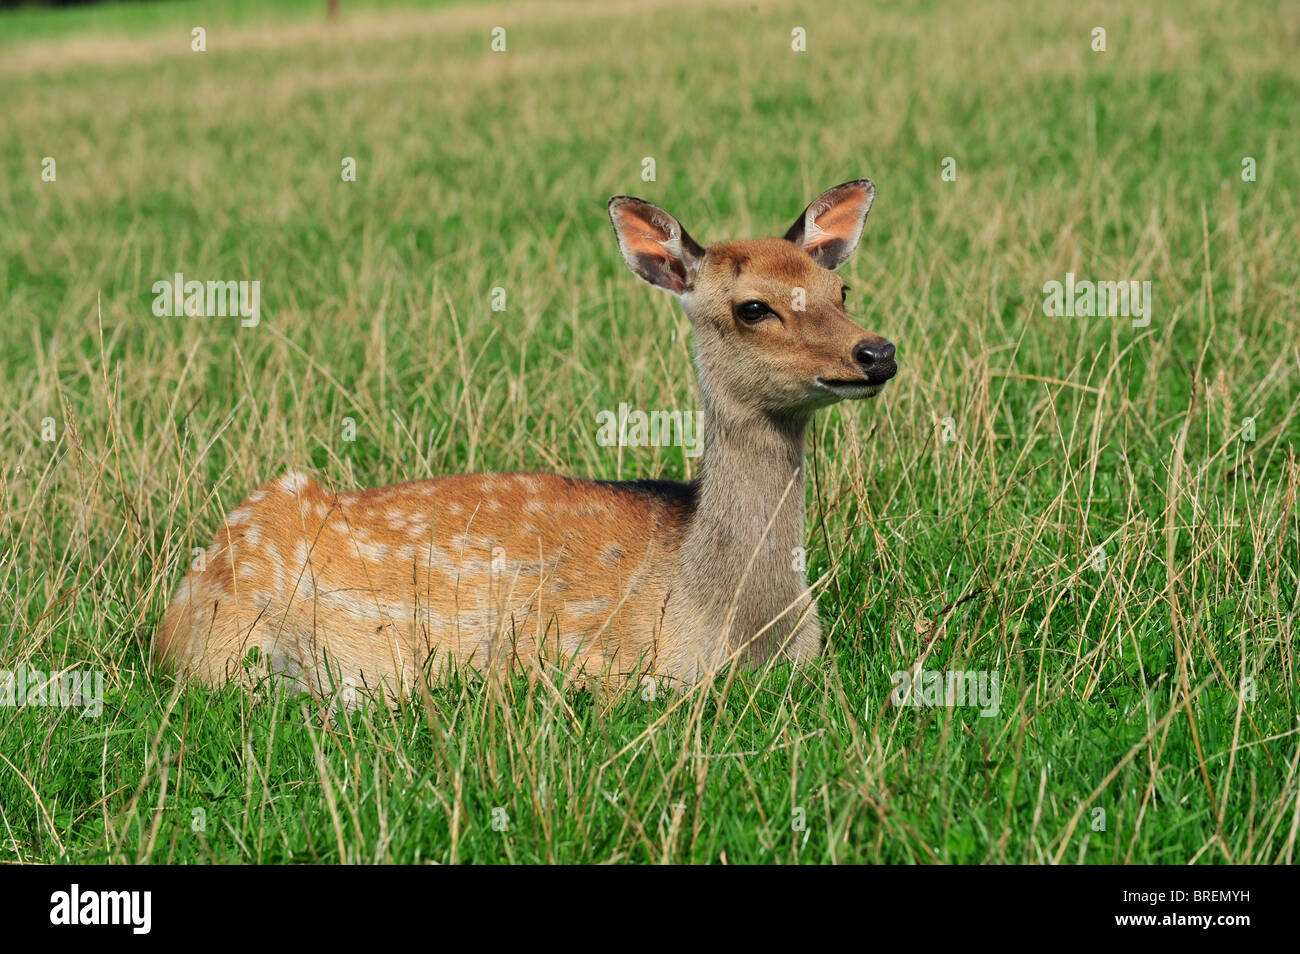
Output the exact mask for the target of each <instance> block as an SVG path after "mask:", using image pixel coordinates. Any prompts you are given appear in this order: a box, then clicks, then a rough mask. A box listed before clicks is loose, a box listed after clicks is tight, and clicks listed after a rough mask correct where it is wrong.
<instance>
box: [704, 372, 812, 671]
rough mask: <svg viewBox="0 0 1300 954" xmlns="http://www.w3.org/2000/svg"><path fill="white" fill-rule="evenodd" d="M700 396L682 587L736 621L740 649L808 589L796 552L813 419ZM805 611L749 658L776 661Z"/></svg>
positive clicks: (788, 618) (759, 643) (756, 643)
mask: <svg viewBox="0 0 1300 954" xmlns="http://www.w3.org/2000/svg"><path fill="white" fill-rule="evenodd" d="M701 390H702V395H701V397H702V404H703V407H704V439H705V447H704V457H703V460H702V463H701V466H700V476H699V487H698V491H697V498H696V509H695V513H694V516H693V518H692V521H691V524H690V526H689V527H688V529H687V532H686V536H685V540H684V546H683V552H682V569H683V571H684V572H683V580H682V584H683V586H684V587H685V588H686V589H687V591H688V592H689V593H690V595H691V597H692V601H693V602H694V603H695V604H696V605H699V606H700V607H701V608H703V609H704V610H705V611H706V612H707V614H708V616H709V617H710V618H712V619H714V620H719V619H727V618H729V619H730V626H729V627H728V635H729V642H730V643H731V645H732V646H733V647H736V646H740V645H742V644H745V643H746V642H747V641H749V640H751V638H752V637H753V636H754V635H755V634H756V633H757V632H759V631H760V630H761V629H763V627H765V626H766V625H767V624H768V623H770V622H771V621H772V620H774V619H776V618H777V617H778V616H779V615H780V614H781V613H782V612H783V611H785V610H787V608H788V607H790V606H791V605H792V604H799V603H801V597H802V596H803V595H804V594H805V593H806V590H807V582H806V579H805V574H804V572H803V570H802V567H803V561H802V559H800V556H801V554H802V550H800V549H799V548H801V547H803V545H804V530H803V512H804V439H805V435H806V433H807V429H808V418H806V417H804V418H800V419H797V420H777V419H773V418H772V417H770V416H769V415H767V414H765V413H762V412H755V411H753V410H751V409H747V408H741V407H737V406H735V405H734V404H733V403H732V402H729V401H728V400H727V399H726V398H725V397H718V396H714V395H711V394H709V393H708V392H707V390H706V389H704V388H702V389H701ZM800 614H801V610H800V608H799V607H798V606H796V607H795V608H794V609H790V611H789V612H786V613H785V616H784V617H782V618H781V620H780V621H779V622H778V623H777V624H776V625H775V626H773V627H772V628H771V629H770V630H769V631H768V633H766V634H765V635H763V636H761V637H759V638H758V639H756V640H753V641H752V642H750V643H749V654H750V655H751V656H759V657H766V656H767V655H769V654H770V652H771V650H772V648H773V647H775V646H777V645H779V644H780V643H781V642H782V641H783V640H784V638H785V637H786V636H787V635H788V634H789V632H790V630H791V628H792V627H793V626H794V625H795V623H796V622H798V620H799V618H800Z"/></svg>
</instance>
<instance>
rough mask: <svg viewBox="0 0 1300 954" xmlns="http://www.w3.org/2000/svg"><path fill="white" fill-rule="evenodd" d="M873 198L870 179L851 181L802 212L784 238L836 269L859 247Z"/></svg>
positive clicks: (831, 191)
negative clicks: (859, 240)
mask: <svg viewBox="0 0 1300 954" xmlns="http://www.w3.org/2000/svg"><path fill="white" fill-rule="evenodd" d="M875 198H876V187H875V184H874V183H872V181H871V180H870V179H854V180H853V181H852V182H845V183H844V184H843V185H837V186H836V187H835V188H833V189H827V190H826V191H825V192H823V193H822V194H821V195H819V196H818V197H817V198H816V199H815V200H814V201H813V203H812V204H811V205H809V206H808V208H806V209H804V210H803V214H802V215H800V216H799V218H798V219H797V220H796V221H795V223H794V225H792V226H790V231H788V232H786V233H785V237H786V239H788V240H789V241H791V242H794V244H795V245H798V246H799V247H800V248H802V249H803V250H804V251H805V252H807V253H808V254H809V255H811V256H812V257H813V258H814V259H815V260H816V261H817V264H819V265H821V266H823V267H825V268H830V269H836V268H839V267H840V266H841V265H843V264H844V263H845V262H846V261H848V258H849V256H850V255H852V254H853V250H854V249H855V248H857V247H858V239H860V238H862V226H864V225H865V224H866V222H867V213H868V212H870V211H871V203H872V202H873V201H874V200H875Z"/></svg>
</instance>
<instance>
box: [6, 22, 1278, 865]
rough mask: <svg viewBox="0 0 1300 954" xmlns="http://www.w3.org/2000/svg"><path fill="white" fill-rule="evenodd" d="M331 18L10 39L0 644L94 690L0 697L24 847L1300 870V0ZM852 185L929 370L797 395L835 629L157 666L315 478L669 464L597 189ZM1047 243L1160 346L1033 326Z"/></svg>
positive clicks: (772, 193)
mask: <svg viewBox="0 0 1300 954" xmlns="http://www.w3.org/2000/svg"><path fill="white" fill-rule="evenodd" d="M146 7H147V5H146ZM146 7H140V8H135V7H126V8H123V11H126V10H136V9H139V10H141V11H143V10H144V9H145V8H146ZM344 7H345V11H344V12H345V22H344V24H343V25H342V26H341V28H334V29H330V28H328V27H326V26H324V25H323V24H319V23H316V22H314V21H313V20H312V19H310V18H309V17H308V14H307V13H306V11H304V13H303V18H302V19H295V18H294V17H289V16H287V15H286V14H282V15H281V16H279V17H277V18H275V19H274V20H272V21H271V22H269V23H265V24H262V23H259V22H258V21H257V20H256V19H255V18H256V16H257V14H256V12H255V11H254V10H253V9H252V8H251V7H250V8H248V9H246V10H245V9H244V8H236V14H235V15H233V16H232V17H231V20H232V22H230V24H229V26H221V27H214V28H213V29H212V30H210V31H209V34H208V38H207V43H208V51H207V52H206V53H201V54H200V53H193V52H191V51H190V33H189V24H188V23H187V24H185V25H181V26H179V27H177V26H175V25H172V26H168V25H167V24H162V25H161V26H165V27H166V30H165V31H163V32H157V30H156V28H155V27H154V26H153V24H152V21H150V22H149V23H146V24H141V28H140V29H137V30H134V31H132V32H131V33H130V35H120V34H114V35H111V36H104V35H101V34H99V33H96V32H93V29H92V28H93V24H92V28H87V29H89V30H90V32H86V31H85V30H75V31H72V32H67V31H64V32H63V33H62V34H61V35H59V36H55V37H53V38H50V35H51V34H53V33H54V32H55V31H54V30H53V29H49V30H45V29H42V28H40V27H32V28H31V29H30V37H29V38H28V39H26V40H23V41H21V42H14V43H12V44H11V45H9V46H7V47H6V48H5V49H4V52H3V53H2V54H0V85H3V88H4V90H5V95H4V96H2V97H0V102H2V103H3V105H2V106H0V110H2V111H3V112H2V113H0V115H2V116H3V123H0V129H2V130H3V133H0V135H2V136H3V141H4V148H3V149H0V220H2V221H3V222H4V223H5V226H4V228H3V229H0V348H2V349H3V354H4V360H3V363H0V402H3V414H0V453H2V458H3V459H2V465H3V469H2V471H0V508H2V513H0V561H2V562H0V620H2V628H0V669H7V670H16V669H18V668H19V667H22V666H27V667H34V668H37V669H40V670H43V671H53V670H59V669H78V670H85V669H97V670H100V671H102V672H103V673H104V674H105V679H106V687H105V698H104V711H103V713H102V715H100V716H99V717H98V718H84V717H82V716H81V715H80V714H79V713H78V712H77V711H76V710H69V709H61V708H53V707H39V706H28V707H26V708H22V709H11V710H7V711H6V710H0V858H8V859H16V860H23V861H54V860H71V861H101V860H108V861H113V862H130V861H151V862H172V861H179V862H194V861H203V862H209V861H246V862H278V861H325V862H342V861H356V862H376V861H377V862H393V861H397V862H424V861H437V862H451V861H516V862H524V861H548V862H551V861H554V862H597V861H598V862H604V861H655V862H658V861H670V862H678V861H727V862H765V861H781V862H827V861H833V862H855V861H872V862H900V861H917V862H931V861H944V862H1109V863H1117V862H1145V863H1184V862H1189V861H1195V862H1215V863H1222V862H1268V863H1273V862H1286V863H1290V862H1291V861H1292V860H1293V858H1294V854H1295V849H1296V836H1297V824H1298V821H1300V779H1298V778H1297V766H1298V765H1300V737H1298V735H1297V709H1298V707H1297V701H1298V698H1300V691H1298V690H1300V686H1298V685H1297V671H1296V659H1295V623H1296V610H1297V601H1298V600H1300V587H1298V586H1297V567H1298V566H1300V530H1298V526H1297V514H1296V504H1297V499H1296V498H1297V490H1298V489H1300V465H1298V464H1297V460H1296V442H1297V434H1298V433H1300V422H1298V419H1297V412H1298V408H1300V396H1298V394H1300V389H1298V388H1297V384H1298V383H1300V345H1298V342H1300V333H1298V329H1300V321H1298V320H1297V287H1298V282H1297V279H1298V278H1300V264H1298V263H1300V232H1298V230H1297V221H1298V219H1297V202H1298V201H1300V168H1298V167H1297V159H1296V156H1297V154H1298V153H1297V148H1296V146H1297V143H1296V130H1295V124H1294V103H1295V102H1296V101H1297V99H1300V65H1297V61H1296V60H1295V57H1294V55H1293V53H1294V48H1295V45H1296V41H1297V39H1300V16H1298V15H1297V13H1296V11H1295V9H1294V8H1293V7H1290V6H1288V5H1285V4H1278V3H1264V4H1255V5H1250V6H1247V7H1244V8H1243V7H1242V6H1241V5H1239V4H1231V3H1226V2H1217V0H1206V2H1202V3H1197V4H1192V5H1188V4H1185V3H1181V2H1180V3H1174V2H1157V3H1154V4H1147V5H1143V6H1142V8H1141V9H1137V10H1124V9H1123V8H1122V6H1121V5H1113V4H1102V3H1097V4H1087V5H1084V6H1083V7H1079V6H1077V5H1075V4H1066V3H1061V4H1047V5H1034V6H1032V7H1026V6H1025V5H1022V4H1013V3H1003V2H994V3H991V4H981V5H979V6H978V8H971V9H969V10H963V9H954V8H950V7H948V6H940V5H936V4H931V3H921V2H918V3H911V4H905V5H903V6H902V7H900V8H898V9H893V10H883V9H876V8H873V9H872V10H871V11H870V13H869V14H867V13H866V12H865V11H862V10H859V9H857V8H856V7H855V5H852V4H844V3H828V4H816V5H813V6H807V5H793V4H782V3H754V2H746V3H707V4H703V5H699V4H688V3H666V2H662V0H651V2H639V3H636V4H629V5H626V6H623V5H612V4H593V5H589V6H588V5H583V4H578V3H563V4H554V5H541V4H531V3H505V4H500V5H492V6H469V7H461V6H451V7H446V8H442V7H440V8H438V9H436V10H432V11H423V12H422V11H412V10H407V9H394V10H387V11H375V10H373V9H369V8H367V9H366V10H363V11H358V10H355V9H352V10H351V11H349V9H348V8H349V5H348V4H346V3H345V4H344ZM241 11H242V12H241ZM45 15H48V16H54V14H40V15H39V16H45ZM121 15H122V16H127V17H128V18H129V16H130V14H126V13H122V14H121ZM140 15H141V16H142V17H143V16H145V14H144V13H143V12H142V13H141V14H140ZM8 16H13V15H12V14H3V15H0V31H3V29H4V24H5V17H8ZM23 16H25V17H32V16H38V15H37V14H31V13H25V14H23ZM151 16H152V14H151ZM228 16H229V14H228ZM245 16H246V17H247V18H249V19H247V20H246V21H241V18H242V17H245ZM38 18H39V17H38ZM128 25H129V24H128ZM195 25H201V23H199V22H198V21H196V24H195ZM146 26H148V27H149V29H147V30H146V29H145V27H146ZM497 26H503V27H505V28H506V30H507V51H506V52H505V53H492V52H491V51H490V46H489V44H490V40H491V37H490V35H489V31H490V30H491V28H493V27H497ZM1096 26H1103V27H1105V29H1106V30H1107V51H1106V52H1105V53H1097V52H1093V51H1092V49H1091V46H1090V44H1091V31H1092V29H1093V28H1094V27H1096ZM796 27H802V28H803V29H805V30H806V32H807V38H808V39H807V43H808V50H807V52H805V53H797V52H794V51H792V49H791V31H792V30H793V29H794V28H796ZM46 156H49V157H53V158H54V159H55V160H56V162H57V181H55V182H43V181H42V180H41V162H42V159H43V158H44V157H46ZM344 157H354V158H355V159H356V160H357V167H358V174H359V176H358V181H356V182H344V181H342V179H341V176H340V168H341V165H340V164H341V162H342V160H343V158H344ZM646 157H652V158H654V159H655V162H656V171H657V180H656V181H654V182H645V181H642V178H641V171H642V168H643V166H642V160H643V159H644V158H646ZM945 157H952V158H953V159H954V160H955V162H956V171H957V177H956V181H945V180H944V179H943V178H942V176H941V172H942V168H943V160H944V158H945ZM1244 157H1252V158H1254V160H1255V161H1256V167H1257V176H1256V179H1255V181H1243V178H1242V174H1241V173H1242V160H1243V158H1244ZM859 175H868V176H871V177H872V178H873V179H875V181H876V182H877V185H878V188H879V197H878V199H877V202H876V205H875V208H874V209H873V211H872V214H871V218H870V220H869V221H868V223H867V230H866V233H865V235H864V240H863V244H862V246H861V248H860V249H859V252H858V254H857V256H856V258H855V259H854V260H853V261H852V262H851V263H850V264H849V265H847V266H845V269H844V272H845V278H846V280H847V281H848V283H849V284H850V285H851V286H853V289H854V292H853V296H852V298H851V309H852V310H854V311H855V313H856V314H857V315H858V316H859V317H860V319H861V322H862V323H863V324H864V325H865V326H866V327H868V328H870V329H871V330H873V331H877V332H879V333H881V334H884V335H886V336H888V337H889V338H891V339H892V340H894V341H896V342H897V343H898V346H899V357H900V364H901V367H902V370H901V372H900V375H899V377H898V378H897V379H896V381H895V382H894V383H893V384H891V386H890V388H889V390H888V391H887V392H886V393H885V394H884V395H883V396H882V397H881V398H880V399H877V400H875V401H873V402H870V403H868V404H865V405H864V404H851V405H846V406H842V407H839V408H836V409H833V410H831V411H830V412H828V413H825V414H824V415H823V416H822V417H820V418H819V419H818V422H817V426H816V429H815V434H814V439H813V441H812V445H811V458H812V459H811V462H810V468H811V470H812V473H813V474H814V475H815V478H816V479H815V485H814V487H813V488H812V489H811V490H810V499H809V512H810V514H811V515H812V516H811V519H810V521H809V527H808V533H809V541H808V544H809V568H808V572H809V579H810V580H811V579H823V580H824V582H823V584H822V585H821V587H820V605H821V612H822V616H823V619H824V620H825V622H826V624H827V629H828V632H829V640H828V648H827V652H826V653H825V655H824V657H823V658H822V659H821V660H820V661H819V662H818V663H816V664H815V665H812V666H808V667H805V668H802V669H799V670H795V671H792V670H790V669H789V668H787V667H780V666H778V667H772V668H770V669H767V670H738V671H737V670H733V671H730V672H728V673H726V674H725V675H724V676H723V677H721V678H720V679H719V680H717V681H716V682H714V683H712V684H708V685H704V686H700V687H698V688H697V689H695V690H693V691H691V692H688V693H683V694H660V695H659V696H657V697H655V698H654V699H650V700H647V699H646V698H644V697H643V694H642V692H641V690H640V689H639V688H638V687H635V686H628V687H625V690H624V691H612V692H603V693H574V692H572V691H567V692H566V691H565V690H564V689H563V687H556V686H553V685H550V684H547V683H545V682H542V681H533V682H530V681H528V680H525V679H523V678H518V679H513V680H507V681H505V682H504V683H500V682H491V681H489V682H486V683H485V682H481V681H479V680H476V679H473V678H470V677H465V678H457V679H454V680H452V682H451V683H450V684H448V685H445V686H434V687H431V688H430V689H429V690H428V691H427V692H423V693H421V694H420V695H419V696H418V697H417V698H414V699H412V700H411V701H410V702H409V703H408V704H406V705H405V706H403V707H402V708H401V709H399V710H397V711H393V712H389V711H383V710H374V709H370V710H363V711H360V712H350V713H349V712H339V711H338V710H337V709H335V708H334V707H333V706H332V705H331V703H330V701H329V700H312V699H309V698H305V697H292V696H286V695H284V694H283V692H281V691H278V690H275V689H267V690H266V691H265V692H263V693H261V694H259V695H257V696H255V697H246V696H244V695H242V694H241V693H240V692H238V691H237V690H233V689H231V690H221V691H212V690H205V689H201V688H196V687H191V686H185V685H181V684H178V683H176V682H175V681H174V680H173V679H172V678H171V677H170V676H167V675H164V674H160V673H157V672H155V671H154V670H153V669H152V667H151V665H150V663H149V655H148V654H149V646H150V638H151V634H152V631H153V627H154V626H155V625H156V622H157V620H158V618H159V616H160V615H161V612H162V610H163V607H164V605H165V603H166V599H167V597H168V595H169V593H170V591H171V589H172V588H173V587H174V586H175V584H176V582H177V580H178V579H179V576H180V575H181V573H182V571H183V569H184V567H185V565H186V564H187V563H188V561H189V559H190V553H191V548H193V547H201V546H205V545H206V544H207V542H208V541H209V539H210V537H211V534H212V532H213V531H214V529H215V527H216V526H217V524H218V522H219V520H220V519H221V516H222V514H223V513H224V512H225V511H226V510H227V509H228V508H230V507H231V506H233V505H234V504H235V503H236V502H238V500H240V499H241V498H242V497H243V496H244V495H245V494H246V493H247V491H248V490H249V489H251V488H252V487H254V486H256V485H258V484H260V483H263V482H265V481H266V480H268V479H270V478H271V477H273V476H275V475H276V474H277V473H279V472H280V471H281V470H283V469H284V468H285V467H287V466H295V467H305V468H308V469H310V470H311V471H312V472H313V473H314V474H315V476H316V477H317V478H318V479H319V480H321V481H322V483H324V484H326V485H327V486H333V487H335V488H339V489H345V488H350V487H354V486H360V485H376V484H384V483H392V482H397V481H400V480H405V479H415V478H421V477H427V476H437V475H441V474H448V473H459V472H465V471H473V470H485V469H493V470H508V469H541V470H555V471H560V472H564V473H569V474H575V475H579V476H590V477H599V478H628V477H634V476H646V477H670V478H687V477H690V476H691V474H692V470H693V468H694V467H695V465H696V461H693V460H691V459H689V458H687V457H686V456H685V455H684V453H683V452H682V449H681V448H644V449H631V448H623V449H617V448H606V447H601V446H599V445H598V444H597V441H596V414H597V413H598V412H599V411H600V410H602V409H607V408H608V409H612V408H617V407H618V405H619V403H620V402H623V401H626V402H628V403H629V404H631V405H633V406H637V407H643V408H666V407H677V408H691V407H695V406H696V400H697V394H696V391H695V384H694V380H693V374H692V369H691V361H690V333H689V326H688V323H687V322H686V320H685V318H684V317H683V316H682V315H681V313H680V312H679V311H677V310H676V309H675V306H674V305H673V304H672V302H671V301H670V300H669V299H668V297H667V296H663V295H661V294H659V293H657V292H653V291H652V290H650V289H648V288H647V287H646V286H644V285H642V284H640V283H638V282H637V281H636V280H635V279H634V278H633V277H632V276H631V275H629V274H628V273H627V272H626V270H625V269H624V268H623V266H622V264H621V262H620V261H619V259H618V255H617V252H616V249H615V246H614V242H613V238H612V234H611V233H610V230H609V226H608V222H607V220H606V218H605V215H604V208H603V206H604V201H605V199H606V197H607V196H609V195H611V194H614V193H620V192H628V193H633V194H637V195H641V196H643V197H645V198H648V199H651V200H652V201H655V202H657V203H659V204H661V205H663V206H665V207H666V208H668V209H670V210H671V211H673V212H674V213H675V214H676V215H677V216H678V217H679V218H680V219H681V220H682V221H683V224H684V225H685V226H686V227H687V229H689V230H690V231H691V232H692V233H693V234H694V235H695V237H696V238H698V239H700V240H702V241H706V242H707V241H717V240H721V239H724V238H730V237H735V236H740V235H749V234H779V232H780V231H783V230H784V228H785V227H786V226H787V225H788V224H789V222H790V221H792V220H793V217H794V216H795V215H796V213H797V212H798V211H799V209H800V208H802V207H803V204H804V203H805V202H807V201H808V200H809V199H810V198H812V197H813V196H815V195H816V194H817V193H818V192H820V191H821V190H822V189H824V188H826V187H828V186H830V185H832V184H834V183H837V182H840V181H843V180H845V179H848V178H852V177H855V176H859ZM178 271H179V272H183V273H185V275H186V276H187V277H191V278H198V279H201V280H205V279H222V280H243V279H256V280H260V281H261V283H262V308H263V312H262V321H261V323H260V324H259V325H258V326H257V327H255V328H243V327H241V326H240V324H239V321H238V319H223V318H157V317H155V316H154V315H153V313H152V311H151V303H152V299H153V293H152V291H151V286H152V284H153V282H155V281H157V280H159V279H166V278H169V277H170V276H171V275H173V274H174V273H175V272H178ZM1066 272H1074V273H1075V274H1076V275H1077V276H1078V277H1080V278H1092V279H1104V280H1122V279H1137V280H1148V281H1151V282H1152V286H1153V289H1154V304H1155V312H1154V316H1153V318H1152V321H1151V323H1150V325H1149V326H1147V327H1134V326H1133V325H1132V323H1131V322H1130V321H1128V320H1126V319H1123V318H1096V319H1083V318H1063V317H1056V318H1049V317H1046V316H1045V315H1044V314H1043V310H1042V307H1041V306H1042V300H1043V294H1042V287H1043V284H1044V283H1045V282H1047V281H1051V280H1058V281H1059V280H1063V279H1064V276H1065V274H1066ZM497 287H500V288H504V289H505V290H506V296H507V307H506V310H505V311H504V312H494V311H492V310H491V307H490V306H491V294H492V289H494V288H497ZM345 418H351V419H352V420H353V421H355V424H356V440H355V441H346V440H344V439H343V438H344V427H345V423H344V419H345ZM47 419H52V420H47ZM945 419H950V420H947V421H945ZM1247 419H1249V422H1248V421H1247ZM1251 428H1253V432H1252V430H1251ZM50 436H52V437H53V439H52V440H46V439H45V438H46V437H50ZM1251 436H1253V438H1254V439H1253V440H1250V439H1247V438H1249V437H1251ZM948 438H951V439H948ZM918 664H919V665H921V666H922V667H923V668H924V669H926V670H934V671H945V670H963V671H981V672H988V673H997V674H998V675H999V677H1000V680H1001V704H1000V706H999V708H998V711H997V713H996V715H992V716H989V717H982V716H980V714H979V713H978V711H977V710H975V709H973V708H970V707H900V706H895V705H892V704H891V703H890V695H891V675H892V674H893V673H895V672H897V671H901V670H907V669H911V668H913V667H915V666H916V665H918Z"/></svg>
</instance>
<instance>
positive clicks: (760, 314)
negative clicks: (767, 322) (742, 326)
mask: <svg viewBox="0 0 1300 954" xmlns="http://www.w3.org/2000/svg"><path fill="white" fill-rule="evenodd" d="M770 314H772V309H771V308H769V307H767V302H763V301H746V302H741V303H740V304H739V305H737V306H736V315H737V316H739V318H740V320H741V321H747V322H749V323H751V324H752V323H754V322H756V321H762V320H763V319H764V318H766V317H767V316H768V315H770Z"/></svg>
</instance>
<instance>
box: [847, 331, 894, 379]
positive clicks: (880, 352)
mask: <svg viewBox="0 0 1300 954" xmlns="http://www.w3.org/2000/svg"><path fill="white" fill-rule="evenodd" d="M853 360H854V361H856V362H857V363H858V366H859V367H860V368H862V370H863V371H864V372H866V375H867V377H868V378H870V379H871V380H872V381H888V380H889V379H890V378H892V377H893V376H894V375H895V374H897V373H898V363H897V362H896V361H895V360H894V344H893V342H892V341H885V340H884V339H879V340H877V341H859V342H858V343H857V344H856V345H854V346H853Z"/></svg>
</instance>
